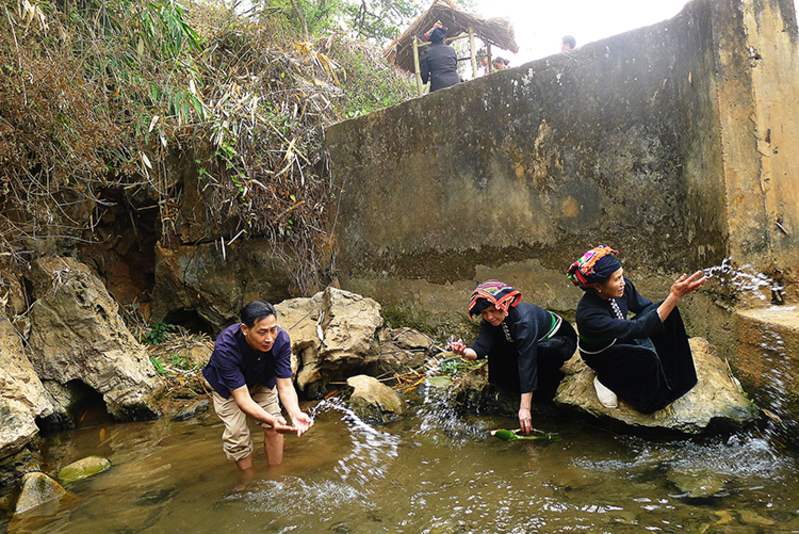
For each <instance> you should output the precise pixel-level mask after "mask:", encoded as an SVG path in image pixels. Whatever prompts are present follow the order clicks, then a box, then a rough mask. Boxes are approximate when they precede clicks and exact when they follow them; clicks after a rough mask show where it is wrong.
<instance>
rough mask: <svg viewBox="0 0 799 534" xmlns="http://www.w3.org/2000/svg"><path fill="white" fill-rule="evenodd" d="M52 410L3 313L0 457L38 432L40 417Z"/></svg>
mask: <svg viewBox="0 0 799 534" xmlns="http://www.w3.org/2000/svg"><path fill="white" fill-rule="evenodd" d="M52 412H53V405H52V404H51V402H50V400H49V398H48V396H47V392H46V391H45V389H44V386H43V385H42V383H41V381H40V380H39V377H38V376H37V375H36V371H35V370H34V368H33V365H32V364H31V362H30V360H29V359H28V355H27V353H26V352H25V348H24V346H23V345H22V340H21V339H20V338H19V336H18V335H17V332H16V330H15V329H14V327H13V326H12V325H11V322H10V321H9V320H8V319H7V318H6V317H5V316H3V315H0V421H2V424H0V458H3V457H5V456H8V455H10V454H13V453H15V452H17V451H18V450H20V449H21V448H22V447H23V446H24V445H25V444H26V443H28V442H29V441H30V440H31V439H33V437H34V436H35V435H36V434H37V433H38V431H39V429H38V427H37V426H36V418H37V417H45V416H48V415H50V414H51V413H52Z"/></svg>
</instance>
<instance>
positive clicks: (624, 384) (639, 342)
mask: <svg viewBox="0 0 799 534" xmlns="http://www.w3.org/2000/svg"><path fill="white" fill-rule="evenodd" d="M617 254H618V252H616V251H615V250H613V249H612V248H610V247H609V246H607V245H600V246H598V247H594V248H592V249H591V250H589V251H587V252H586V253H585V254H583V255H582V257H581V258H580V259H578V260H577V261H575V262H574V263H572V264H571V266H570V267H569V270H568V276H569V279H570V280H571V281H572V283H574V285H576V286H578V287H580V289H582V290H583V291H584V292H585V294H584V295H583V298H582V299H580V303H579V304H578V305H577V315H576V319H577V328H578V329H579V330H580V346H579V348H580V356H582V358H583V361H585V363H586V364H587V365H588V366H589V367H591V368H592V369H593V370H594V371H595V373H596V376H595V377H594V388H595V389H596V394H597V398H598V399H599V401H600V403H602V404H603V405H604V406H605V407H607V408H615V407H616V406H617V405H618V399H619V398H620V399H621V400H623V401H625V402H626V403H628V404H629V405H630V406H632V407H633V408H635V409H636V410H638V411H639V412H642V413H652V412H655V411H657V410H660V409H661V408H663V407H665V406H667V405H668V404H669V403H671V402H673V401H674V400H676V399H678V398H679V397H681V396H682V395H684V394H685V393H687V392H688V391H689V390H690V389H691V388H693V387H694V385H696V381H697V378H696V369H695V368H694V361H693V356H692V355H691V347H690V346H689V345H688V335H687V334H686V333H685V326H684V325H683V322H682V318H681V317H680V312H679V310H678V309H677V303H678V302H679V301H680V299H682V297H683V296H685V295H687V294H689V293H691V292H693V291H695V290H696V289H698V288H699V287H700V286H701V285H702V284H703V283H704V281H705V278H704V276H703V273H702V271H697V272H695V273H694V274H692V275H691V276H687V275H682V276H680V277H679V278H678V279H677V280H676V281H675V282H674V284H672V286H671V291H670V292H669V294H668V296H667V297H666V298H665V299H664V300H663V301H662V302H661V303H659V304H653V303H652V301H650V300H649V299H647V298H646V297H644V296H643V295H641V294H640V293H638V291H637V290H636V288H635V286H634V285H633V283H632V282H631V281H630V280H629V279H628V278H625V277H624V270H623V269H622V266H621V262H619V260H618V258H617V257H616V255H617ZM630 312H632V313H634V314H635V317H634V318H632V319H628V318H627V314H628V313H630Z"/></svg>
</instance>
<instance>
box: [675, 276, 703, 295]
mask: <svg viewBox="0 0 799 534" xmlns="http://www.w3.org/2000/svg"><path fill="white" fill-rule="evenodd" d="M706 281H707V278H706V277H705V273H704V272H703V271H696V272H695V273H694V274H692V275H691V276H688V275H686V274H683V275H680V277H679V278H677V280H675V281H674V283H673V284H671V291H670V293H671V294H672V295H674V296H675V297H676V298H678V299H680V298H682V297H684V296H685V295H687V294H688V293H692V292H694V291H696V290H697V289H699V288H700V287H702V285H703V284H704V283H705V282H706Z"/></svg>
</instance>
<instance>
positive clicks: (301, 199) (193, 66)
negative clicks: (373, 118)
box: [0, 0, 420, 290]
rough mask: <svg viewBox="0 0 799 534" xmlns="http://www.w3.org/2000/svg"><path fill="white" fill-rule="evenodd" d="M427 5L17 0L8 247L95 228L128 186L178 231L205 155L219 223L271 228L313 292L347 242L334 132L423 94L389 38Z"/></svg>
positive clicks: (4, 199)
mask: <svg viewBox="0 0 799 534" xmlns="http://www.w3.org/2000/svg"><path fill="white" fill-rule="evenodd" d="M358 6H367V8H366V9H368V11H367V12H365V13H364V12H360V13H359V12H358V10H357V8H358ZM396 6H404V7H402V8H401V10H400V11H398V12H397V13H395V15H396V17H394V18H391V17H389V16H378V17H377V19H375V18H374V16H373V15H374V14H375V13H378V15H379V13H381V11H380V10H381V9H382V10H384V11H383V13H388V12H390V11H392V10H393V9H396ZM419 7H420V6H419V5H418V2H415V1H413V0H408V1H407V2H385V1H382V0H377V1H369V2H366V1H364V2H360V1H358V2H349V1H344V0H341V1H338V0H335V1H334V0H330V1H329V2H325V1H323V0H286V1H282V0H267V1H263V2H256V3H255V8H254V9H253V10H252V11H251V12H249V13H247V14H244V15H242V14H240V13H236V12H235V11H234V9H233V8H231V7H229V6H226V5H225V4H223V3H221V2H204V3H193V4H189V5H183V4H181V3H179V2H176V1H174V0H108V1H100V0H64V1H58V2H53V1H36V0H0V73H1V75H0V168H2V174H0V208H2V209H0V247H2V249H3V250H5V251H6V252H5V254H6V255H8V254H11V255H14V256H15V257H17V258H19V259H23V260H24V259H29V258H30V257H31V256H33V255H36V254H37V253H41V252H43V251H44V247H49V248H48V251H51V250H52V248H53V246H56V245H57V246H58V247H61V248H64V247H70V246H74V244H75V243H80V242H86V241H92V240H94V239H95V236H94V235H93V232H92V230H93V228H94V226H95V225H96V224H97V221H99V220H100V219H101V218H102V215H103V212H104V211H105V210H107V209H111V208H112V207H113V205H114V204H115V203H117V202H119V193H120V192H122V193H124V195H123V197H124V201H125V202H129V203H130V204H131V205H133V206H137V207H144V208H147V209H158V211H159V215H160V217H159V220H160V223H161V224H160V226H161V234H162V235H161V240H162V242H163V243H165V244H167V245H170V244H174V243H177V242H178V241H179V237H178V236H179V225H180V218H181V214H180V209H181V207H180V199H181V194H182V193H183V190H182V188H183V187H184V184H182V183H180V180H178V179H176V174H177V172H176V169H175V161H176V160H177V159H180V158H182V159H184V160H185V159H186V156H188V157H189V158H190V159H189V161H192V162H193V167H194V171H195V173H196V175H197V178H198V180H197V185H196V186H197V187H198V189H199V191H200V192H201V195H202V198H203V204H204V206H205V208H206V213H205V217H206V220H207V222H208V227H209V228H211V229H212V231H213V233H214V234H215V237H218V238H221V239H222V240H223V241H227V242H229V241H231V240H233V239H237V238H241V237H266V238H269V239H271V240H272V241H273V242H274V243H275V252H276V254H279V255H282V256H283V257H284V259H285V261H286V262H288V263H289V264H290V265H291V266H292V267H294V268H293V269H292V270H293V272H295V273H296V283H297V286H298V289H300V290H309V289H312V288H313V286H314V285H315V284H316V283H317V282H318V280H317V275H318V266H319V265H320V264H322V263H323V260H322V258H321V257H320V255H322V254H325V253H326V251H327V247H328V244H329V242H328V236H327V233H326V229H327V228H328V227H329V219H328V216H329V214H328V213H327V210H328V208H329V203H328V199H329V198H330V197H331V191H330V187H331V184H330V176H329V172H328V169H327V162H326V159H325V154H324V150H323V147H322V143H321V139H322V136H321V133H322V129H323V128H324V127H326V126H328V125H330V124H332V123H333V122H335V121H338V120H341V119H343V118H349V117H355V116H358V115H361V114H364V113H368V112H370V111H373V110H375V109H379V108H382V107H385V106H389V105H392V104H394V103H397V102H399V101H401V100H403V99H406V98H408V97H409V96H410V95H411V94H412V92H411V88H412V86H411V84H410V83H409V82H408V80H407V79H406V77H404V76H403V75H401V74H399V73H398V72H397V71H395V70H394V69H393V68H391V67H390V66H388V65H386V64H385V63H384V61H383V58H382V55H381V54H380V49H379V47H378V46H376V43H383V42H385V39H386V38H387V37H389V36H390V35H391V34H392V32H396V30H397V28H398V27H399V26H398V25H399V24H400V22H401V20H402V19H403V18H407V17H409V16H411V15H412V14H414V12H415V10H418V8H419ZM323 8H324V9H327V10H328V11H324V10H323ZM298 10H299V11H298ZM298 12H299V13H302V15H303V16H302V17H301V18H298V17H297V16H296V14H297V13H298ZM358 35H360V36H368V37H370V38H371V41H366V40H364V39H356V38H355V37H354V36H358ZM370 43H371V44H370ZM285 251H291V253H286V252H285Z"/></svg>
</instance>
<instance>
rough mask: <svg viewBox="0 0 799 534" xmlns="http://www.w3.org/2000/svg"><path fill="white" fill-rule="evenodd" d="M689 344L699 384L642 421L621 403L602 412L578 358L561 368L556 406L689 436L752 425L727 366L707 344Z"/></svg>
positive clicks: (752, 411)
mask: <svg viewBox="0 0 799 534" xmlns="http://www.w3.org/2000/svg"><path fill="white" fill-rule="evenodd" d="M690 342H691V351H692V352H693V356H694V364H695V366H696V373H697V376H698V378H699V382H698V384H697V385H696V386H695V387H694V388H693V389H692V390H691V391H689V392H688V393H686V394H685V395H683V396H682V397H680V398H679V399H677V400H676V401H674V402H673V403H671V404H670V405H668V406H666V407H665V408H664V409H662V410H659V411H657V412H655V413H653V414H650V415H645V414H641V413H639V412H637V411H635V410H633V409H632V408H631V407H629V406H628V405H626V404H625V403H624V402H623V401H622V400H620V401H619V407H618V408H615V409H609V408H605V407H604V406H602V405H601V404H600V403H599V400H598V399H597V398H596V393H595V392H594V386H593V379H594V372H593V371H592V370H591V369H590V368H589V367H588V366H586V365H585V363H583V361H582V359H581V358H579V357H574V358H572V359H571V360H569V361H568V362H567V364H566V366H564V370H565V371H566V372H567V376H566V378H564V380H563V382H561V385H560V387H559V388H558V393H557V395H556V396H555V402H556V403H558V404H561V405H564V406H571V407H575V408H578V409H579V410H582V411H584V412H586V413H589V414H591V415H595V416H598V417H599V416H604V417H609V418H612V419H616V420H618V421H621V422H623V423H626V424H628V425H630V426H634V427H648V428H666V429H671V430H676V431H680V432H685V433H689V434H697V433H701V432H702V431H703V430H704V429H705V428H707V426H708V425H709V424H710V423H711V422H712V421H715V420H723V421H728V422H730V423H734V424H738V425H742V424H745V423H747V422H750V421H752V420H754V419H755V418H756V417H757V415H758V410H757V408H756V407H755V405H754V404H753V403H752V402H751V401H750V400H749V399H748V398H747V397H746V395H745V394H744V392H743V390H742V389H741V385H740V384H739V383H738V380H737V379H736V378H735V377H734V376H733V375H732V372H731V371H730V367H729V365H728V364H727V362H726V361H725V360H723V359H721V358H720V357H719V356H718V355H717V354H716V351H715V350H714V349H713V347H712V346H711V345H710V344H709V343H708V342H707V341H706V340H704V339H702V338H693V339H691V340H690Z"/></svg>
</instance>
